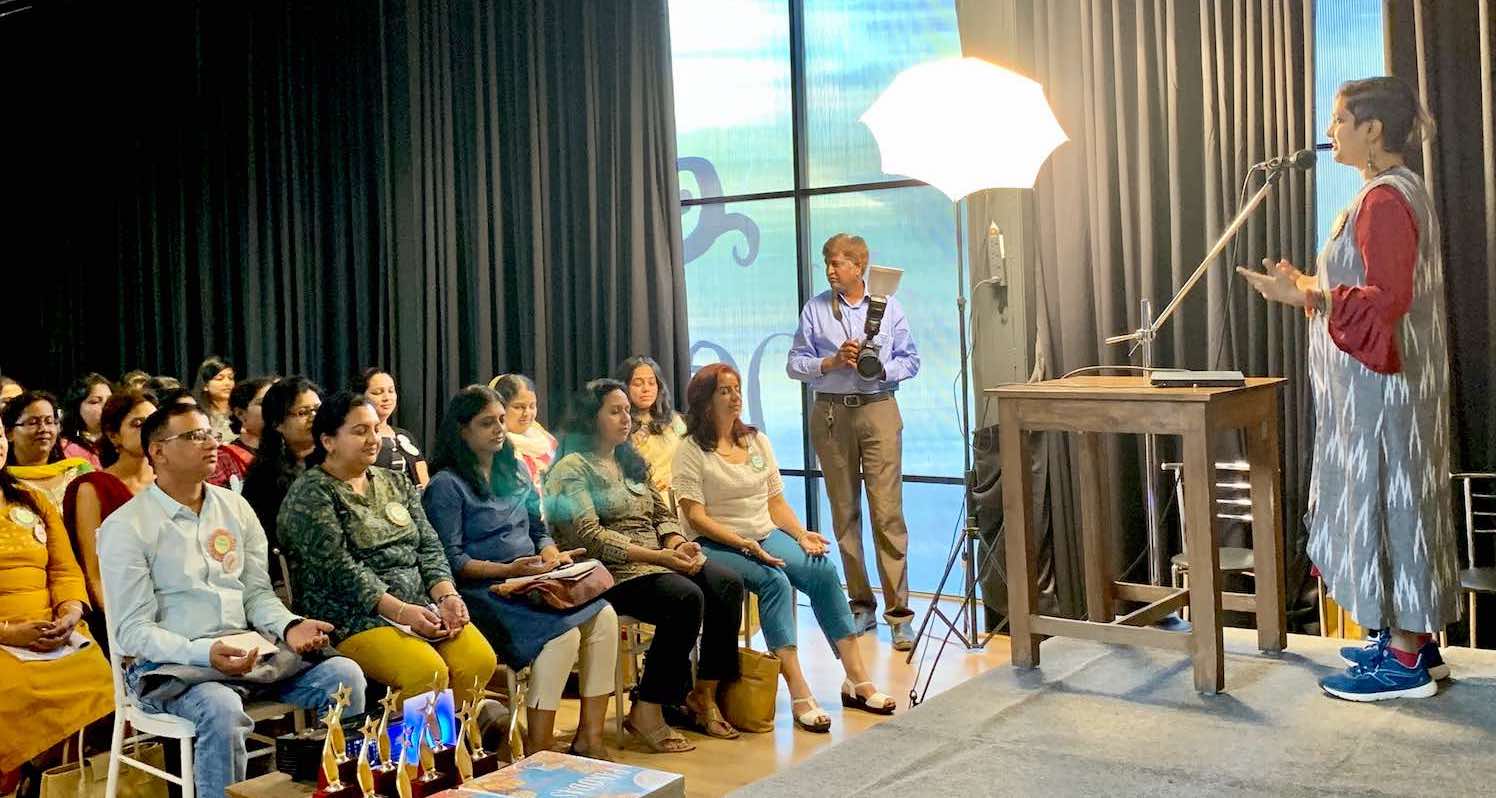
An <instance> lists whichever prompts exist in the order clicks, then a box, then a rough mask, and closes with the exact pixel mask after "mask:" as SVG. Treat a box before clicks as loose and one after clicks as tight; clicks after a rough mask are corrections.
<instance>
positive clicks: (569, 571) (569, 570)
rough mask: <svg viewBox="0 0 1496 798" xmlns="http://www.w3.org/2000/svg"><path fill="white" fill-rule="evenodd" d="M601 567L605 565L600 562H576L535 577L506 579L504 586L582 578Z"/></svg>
mask: <svg viewBox="0 0 1496 798" xmlns="http://www.w3.org/2000/svg"><path fill="white" fill-rule="evenodd" d="M601 567H603V564H602V563H600V562H598V561H597V560H582V561H581V562H574V563H572V564H571V565H567V566H564V567H562V568H557V569H555V570H554V571H546V572H545V573H543V574H535V575H533V576H516V577H515V578H513V579H505V580H504V584H506V585H528V584H530V583H531V582H536V581H539V580H541V579H565V578H567V577H571V576H581V575H582V574H585V573H587V572H588V571H591V570H592V569H593V568H601Z"/></svg>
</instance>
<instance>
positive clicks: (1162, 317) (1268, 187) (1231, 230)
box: [1106, 171, 1283, 344]
mask: <svg viewBox="0 0 1496 798" xmlns="http://www.w3.org/2000/svg"><path fill="white" fill-rule="evenodd" d="M1282 176H1283V172H1282V171H1276V172H1268V175H1267V180H1265V181H1263V183H1262V188H1259V189H1257V193H1256V194H1253V195H1252V198H1251V199H1250V200H1248V201H1247V204H1246V205H1244V206H1243V207H1242V209H1241V212H1239V213H1237V214H1236V218H1234V219H1232V220H1231V224H1230V225H1228V226H1227V227H1226V229H1225V231H1224V232H1222V233H1221V237H1220V238H1218V239H1216V242H1215V246H1213V247H1211V248H1210V252H1207V253H1206V254H1205V259H1204V260H1202V261H1200V265H1199V266H1196V267H1195V273H1194V274H1191V275H1190V278H1189V279H1188V280H1185V281H1184V285H1182V286H1180V287H1179V290H1178V291H1176V292H1175V293H1174V298H1173V299H1171V300H1169V304H1168V306H1166V307H1165V308H1164V310H1163V312H1162V313H1160V314H1158V318H1156V319H1154V320H1153V323H1152V324H1150V325H1148V326H1147V327H1144V328H1142V329H1139V330H1135V331H1133V332H1130V333H1125V334H1122V335H1113V336H1112V337H1110V338H1108V339H1106V342H1107V343H1108V344H1122V343H1127V342H1129V341H1133V342H1137V343H1143V342H1144V341H1151V340H1153V338H1154V337H1155V336H1157V335H1158V331H1159V330H1160V329H1161V328H1162V327H1163V326H1164V322H1166V321H1168V320H1169V317H1170V316H1172V315H1174V311H1176V310H1178V309H1179V304H1180V303H1181V302H1183V301H1184V298H1185V296H1186V295H1188V294H1189V292H1190V289H1192V288H1194V287H1195V283H1198V282H1200V278H1201V277H1204V276H1205V272H1206V270H1208V269H1209V268H1210V264H1212V263H1214V262H1215V259H1216V258H1218V257H1220V256H1221V253H1222V252H1224V251H1225V249H1226V246H1227V245H1228V244H1230V243H1231V239H1233V238H1235V237H1236V234H1237V233H1238V232H1240V230H1241V228H1242V226H1243V225H1245V224H1246V223H1247V218H1248V217H1250V216H1251V215H1252V211H1255V210H1257V206H1258V205H1261V204H1262V203H1263V201H1264V200H1266V199H1267V195H1268V192H1269V191H1272V189H1273V186H1274V184H1276V183H1277V182H1278V179H1279V178H1281V177H1282Z"/></svg>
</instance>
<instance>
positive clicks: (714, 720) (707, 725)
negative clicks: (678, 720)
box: [686, 696, 742, 740]
mask: <svg viewBox="0 0 1496 798" xmlns="http://www.w3.org/2000/svg"><path fill="white" fill-rule="evenodd" d="M686 711H687V712H690V713H691V717H692V720H693V721H694V722H695V724H696V728H698V729H700V730H701V733H702V734H705V735H706V736H708V737H716V738H717V739H719V740H736V739H738V738H739V737H741V736H742V734H740V733H739V732H738V730H737V729H734V728H733V727H732V724H731V723H728V722H727V718H724V717H722V709H721V708H720V707H718V706H717V704H716V702H713V703H711V704H708V705H707V708H706V709H697V708H696V707H694V706H691V697H690V696H686Z"/></svg>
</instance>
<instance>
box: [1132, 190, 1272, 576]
mask: <svg viewBox="0 0 1496 798" xmlns="http://www.w3.org/2000/svg"><path fill="white" fill-rule="evenodd" d="M1291 166H1292V162H1286V163H1280V164H1272V163H1271V162H1270V163H1268V164H1266V165H1265V166H1264V168H1265V169H1266V171H1267V179H1266V180H1264V181H1263V183H1262V188H1259V189H1257V193H1255V194H1253V195H1252V198H1251V199H1249V200H1247V204H1246V205H1244V206H1242V209H1241V210H1240V211H1238V212H1237V214H1236V218H1234V219H1232V220H1231V224H1229V225H1227V226H1226V229H1225V230H1224V231H1223V232H1222V233H1221V236H1220V238H1217V239H1216V242H1215V246H1212V247H1211V248H1210V251H1209V252H1207V253H1206V254H1205V257H1204V259H1202V260H1201V261H1200V265H1199V266H1196V267H1195V272H1194V274H1191V275H1190V278H1189V279H1188V280H1185V281H1184V285H1182V286H1180V287H1179V290H1178V291H1176V292H1175V293H1174V298H1173V299H1171V300H1169V304H1168V305H1166V306H1164V309H1163V312H1162V313H1160V314H1158V318H1156V319H1155V318H1152V312H1151V308H1152V304H1151V303H1150V302H1149V301H1148V300H1147V299H1144V300H1143V301H1142V314H1141V318H1140V322H1141V326H1140V327H1139V328H1138V329H1136V330H1134V331H1132V332H1130V333H1124V334H1122V335H1113V336H1111V337H1110V338H1107V339H1106V343H1107V344H1123V343H1128V342H1129V341H1130V342H1132V349H1131V350H1129V354H1131V353H1132V352H1133V351H1136V350H1137V349H1138V348H1140V347H1141V348H1142V350H1143V363H1142V366H1143V368H1144V369H1147V370H1149V371H1151V370H1152V369H1153V367H1154V363H1153V341H1154V339H1156V338H1157V337H1158V331H1159V329H1160V328H1162V327H1163V325H1164V322H1166V321H1168V320H1169V317H1170V316H1173V315H1174V312H1175V311H1176V310H1178V309H1179V305H1180V304H1181V303H1182V302H1184V298H1185V296H1187V295H1188V294H1189V292H1190V290H1191V289H1193V288H1194V287H1195V284H1196V283H1198V282H1200V278H1202V277H1204V276H1205V272H1206V270H1208V269H1209V268H1210V265H1211V264H1212V263H1214V262H1215V259H1216V258H1218V257H1220V255H1221V253H1222V252H1224V251H1225V250H1226V247H1227V245H1229V244H1230V243H1231V239H1233V238H1235V237H1236V234H1237V233H1238V232H1240V231H1241V228H1242V226H1244V225H1245V224H1246V223H1247V218H1248V217H1250V216H1251V215H1252V211H1255V210H1257V206H1259V205H1261V204H1262V203H1263V202H1264V201H1265V200H1266V199H1267V195H1268V192H1270V191H1272V189H1273V186H1275V185H1277V183H1278V181H1279V180H1281V179H1282V178H1283V175H1284V173H1285V172H1288V171H1289V169H1290V168H1291ZM1143 471H1144V474H1143V488H1144V491H1145V496H1144V500H1145V503H1146V505H1147V510H1148V579H1149V581H1150V582H1151V583H1152V584H1154V585H1162V584H1163V574H1164V562H1163V558H1162V552H1163V551H1164V538H1163V524H1162V523H1161V519H1159V517H1158V486H1157V484H1155V473H1156V472H1157V471H1158V438H1157V436H1155V435H1152V434H1148V435H1144V436H1143Z"/></svg>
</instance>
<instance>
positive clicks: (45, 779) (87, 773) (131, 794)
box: [41, 732, 166, 798]
mask: <svg viewBox="0 0 1496 798" xmlns="http://www.w3.org/2000/svg"><path fill="white" fill-rule="evenodd" d="M78 751H79V754H80V760H81V761H78V762H68V763H66V764H62V765H58V766H57V767H54V768H48V769H47V770H45V771H43V772H42V784H41V798H96V796H103V795H104V787H105V786H106V785H107V784H108V781H109V752H107V751H106V752H104V753H102V754H94V755H93V756H90V757H83V756H81V754H82V751H83V735H82V733H81V732H80V733H79V735H78ZM66 757H67V751H66V747H65V746H64V751H63V758H66ZM130 757H131V758H133V759H139V760H141V761H142V762H145V763H147V764H150V765H155V766H156V767H158V768H162V769H165V768H166V749H164V748H162V747H161V744H160V743H155V742H152V743H146V744H144V745H137V746H136V747H135V748H134V750H133V752H132V753H131V754H130ZM115 795H116V798H166V782H164V781H162V780H161V779H158V778H156V777H155V776H152V775H151V774H149V773H146V772H145V771H143V770H140V769H138V768H132V767H129V766H127V765H125V764H124V763H121V764H120V768H119V787H118V789H116V790H115Z"/></svg>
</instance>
